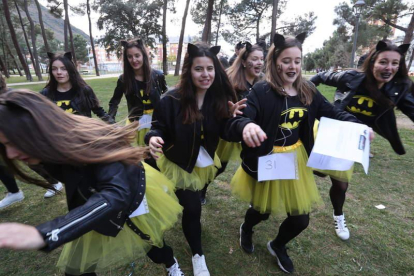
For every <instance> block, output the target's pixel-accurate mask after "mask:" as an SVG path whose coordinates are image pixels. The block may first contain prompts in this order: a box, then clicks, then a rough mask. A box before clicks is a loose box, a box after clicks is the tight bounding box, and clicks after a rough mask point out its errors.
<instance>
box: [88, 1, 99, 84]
mask: <svg viewBox="0 0 414 276" xmlns="http://www.w3.org/2000/svg"><path fill="white" fill-rule="evenodd" d="M86 13H87V14H88V20H89V38H90V39H91V48H92V54H93V64H94V65H95V72H96V75H97V76H99V68H98V61H97V58H96V53H95V42H94V41H93V36H92V21H91V6H90V4H89V0H86ZM88 54H89V53H88Z"/></svg>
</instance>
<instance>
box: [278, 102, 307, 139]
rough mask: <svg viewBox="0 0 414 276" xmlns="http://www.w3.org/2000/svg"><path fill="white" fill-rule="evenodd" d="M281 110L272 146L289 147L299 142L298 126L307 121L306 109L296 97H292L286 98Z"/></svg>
mask: <svg viewBox="0 0 414 276" xmlns="http://www.w3.org/2000/svg"><path fill="white" fill-rule="evenodd" d="M282 110H283V111H282V113H281V114H280V121H279V126H278V131H277V135H276V140H275V143H274V145H275V146H291V145H293V144H295V143H296V142H297V141H298V140H299V129H300V125H301V124H302V123H303V121H306V120H307V117H308V109H307V108H306V107H305V106H304V105H303V104H302V102H301V101H300V100H299V97H298V96H293V97H286V99H285V103H284V106H283V108H282Z"/></svg>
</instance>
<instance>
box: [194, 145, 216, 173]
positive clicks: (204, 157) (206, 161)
mask: <svg viewBox="0 0 414 276" xmlns="http://www.w3.org/2000/svg"><path fill="white" fill-rule="evenodd" d="M213 164H214V161H213V159H211V157H210V155H209V154H208V152H207V151H206V149H205V148H204V147H203V146H200V151H199V152H198V157H197V162H196V164H195V166H196V167H199V168H205V167H208V166H211V165H213Z"/></svg>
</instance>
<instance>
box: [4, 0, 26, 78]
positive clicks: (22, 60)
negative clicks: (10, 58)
mask: <svg viewBox="0 0 414 276" xmlns="http://www.w3.org/2000/svg"><path fill="white" fill-rule="evenodd" d="M2 3H3V9H4V17H5V18H6V21H7V25H8V26H9V30H10V36H11V38H12V41H13V44H14V48H15V49H16V52H17V55H18V56H19V60H20V63H21V64H22V66H23V70H24V72H25V74H26V79H27V80H29V81H32V80H33V79H32V75H31V74H30V71H29V67H28V66H27V62H26V60H25V58H24V56H23V54H22V51H21V49H20V46H19V42H18V41H17V36H16V31H15V30H14V26H13V22H12V20H11V16H10V9H9V4H8V3H7V0H2Z"/></svg>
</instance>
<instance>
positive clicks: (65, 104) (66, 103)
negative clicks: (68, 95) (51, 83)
mask: <svg viewBox="0 0 414 276" xmlns="http://www.w3.org/2000/svg"><path fill="white" fill-rule="evenodd" d="M56 105H57V106H59V107H60V108H62V109H63V110H64V111H65V112H68V113H75V111H74V110H73V108H72V106H71V105H70V101H69V100H67V101H57V102H56Z"/></svg>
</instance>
